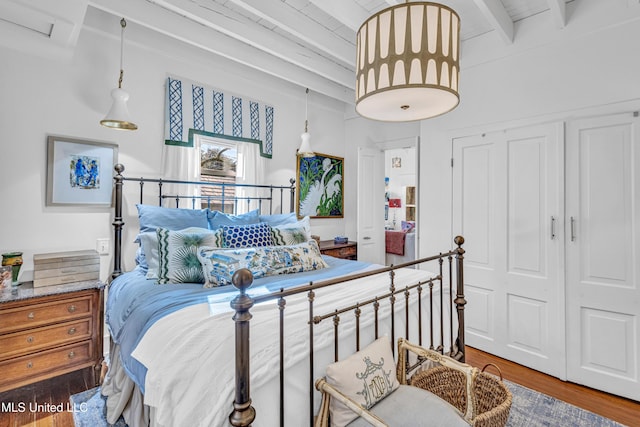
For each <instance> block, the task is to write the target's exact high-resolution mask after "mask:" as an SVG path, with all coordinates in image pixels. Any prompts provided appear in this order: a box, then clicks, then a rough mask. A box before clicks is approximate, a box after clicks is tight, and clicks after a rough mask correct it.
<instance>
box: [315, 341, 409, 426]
mask: <svg viewBox="0 0 640 427" xmlns="http://www.w3.org/2000/svg"><path fill="white" fill-rule="evenodd" d="M326 378H327V383H329V384H330V385H332V386H333V387H335V388H336V389H338V390H339V391H340V392H341V393H343V394H344V395H346V396H347V397H349V398H350V399H352V400H353V401H355V402H357V403H359V404H360V405H361V406H362V407H364V408H366V409H369V408H371V407H372V406H373V405H375V404H376V403H378V402H379V401H381V400H382V399H384V398H385V397H386V396H388V395H389V394H391V392H393V391H394V390H395V389H397V388H398V387H399V386H400V383H399V382H398V379H397V378H396V364H395V362H394V360H393V353H392V351H391V340H390V339H389V337H388V336H386V335H385V336H382V337H380V338H378V339H377V340H375V341H374V342H373V343H371V344H369V345H368V346H367V347H366V348H364V349H363V350H360V351H358V352H357V353H355V354H352V355H351V356H349V357H347V358H346V359H344V360H340V361H339V362H336V363H333V364H331V365H329V366H327V375H326ZM329 413H330V415H331V425H332V426H334V427H344V426H346V425H347V424H349V423H350V422H351V421H353V420H355V419H356V418H358V415H357V414H356V413H355V412H353V411H352V410H351V409H349V408H347V407H346V406H345V405H343V404H342V403H340V402H338V401H337V400H336V399H331V404H330V405H329Z"/></svg>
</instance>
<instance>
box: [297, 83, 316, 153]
mask: <svg viewBox="0 0 640 427" xmlns="http://www.w3.org/2000/svg"><path fill="white" fill-rule="evenodd" d="M308 114H309V88H307V95H306V99H305V107H304V133H303V134H302V135H300V137H301V138H302V142H301V143H300V148H298V156H300V157H314V156H315V155H316V153H314V152H313V150H312V149H311V143H310V142H309V141H310V140H311V135H310V134H309V119H308V117H309V115H308Z"/></svg>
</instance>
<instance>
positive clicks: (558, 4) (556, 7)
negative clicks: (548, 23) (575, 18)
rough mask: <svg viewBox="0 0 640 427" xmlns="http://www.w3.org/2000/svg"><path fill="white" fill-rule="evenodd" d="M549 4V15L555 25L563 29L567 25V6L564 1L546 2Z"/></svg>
mask: <svg viewBox="0 0 640 427" xmlns="http://www.w3.org/2000/svg"><path fill="white" fill-rule="evenodd" d="M547 3H549V9H551V15H553V20H554V21H555V23H556V25H558V27H560V28H564V27H565V25H567V11H566V9H567V4H566V3H565V0H547Z"/></svg>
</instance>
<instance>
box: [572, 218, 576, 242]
mask: <svg viewBox="0 0 640 427" xmlns="http://www.w3.org/2000/svg"><path fill="white" fill-rule="evenodd" d="M575 225H576V219H575V218H574V217H571V241H572V242H575V240H576V230H575Z"/></svg>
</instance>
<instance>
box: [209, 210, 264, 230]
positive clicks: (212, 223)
mask: <svg viewBox="0 0 640 427" xmlns="http://www.w3.org/2000/svg"><path fill="white" fill-rule="evenodd" d="M208 216H209V228H210V229H212V230H215V229H217V228H220V227H222V226H223V225H250V224H257V223H259V222H260V217H259V214H258V209H254V210H252V211H250V212H247V213H243V214H240V215H232V214H226V213H224V212H220V211H209V215H208Z"/></svg>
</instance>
